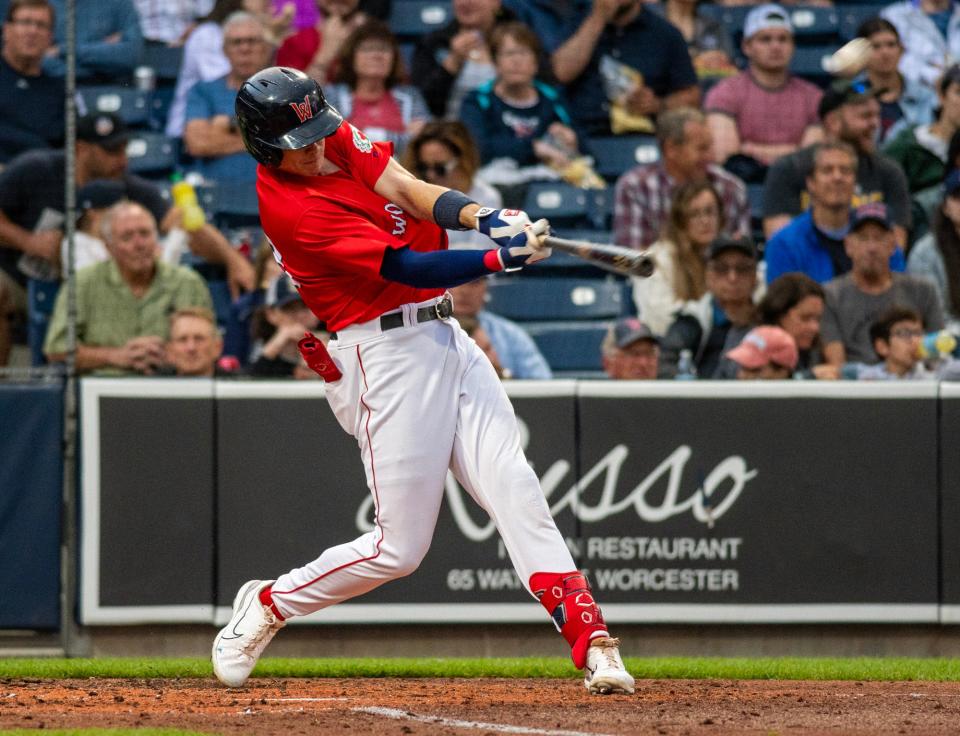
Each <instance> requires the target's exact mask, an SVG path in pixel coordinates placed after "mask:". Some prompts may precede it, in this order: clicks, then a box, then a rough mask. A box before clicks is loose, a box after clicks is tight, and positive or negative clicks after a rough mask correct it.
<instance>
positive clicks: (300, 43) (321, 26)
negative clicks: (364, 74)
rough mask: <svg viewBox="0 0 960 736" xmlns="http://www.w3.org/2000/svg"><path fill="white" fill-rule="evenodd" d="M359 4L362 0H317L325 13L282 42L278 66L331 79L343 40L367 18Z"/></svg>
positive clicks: (334, 73) (319, 79)
mask: <svg viewBox="0 0 960 736" xmlns="http://www.w3.org/2000/svg"><path fill="white" fill-rule="evenodd" d="M359 5H360V0H317V7H319V8H320V10H321V11H323V17H322V18H321V19H320V20H318V21H317V23H316V24H315V25H313V26H310V27H308V28H303V29H301V30H299V31H297V32H296V33H294V34H293V35H292V36H290V37H289V38H287V39H286V40H285V41H284V42H283V45H281V46H280V48H279V49H278V50H277V66H288V67H292V68H294V69H300V70H301V71H304V72H306V73H307V74H309V75H310V76H311V77H313V78H314V79H316V80H317V81H319V82H321V83H323V82H326V81H328V80H332V79H333V78H334V76H335V75H336V71H337V70H336V60H337V57H338V56H339V55H340V51H341V49H342V48H343V44H344V42H345V41H346V40H347V38H348V37H349V36H350V34H351V33H353V32H354V31H355V30H356V29H357V28H359V27H360V26H361V25H362V24H363V23H364V22H365V21H366V20H367V16H366V15H365V14H364V13H362V12H360V10H359Z"/></svg>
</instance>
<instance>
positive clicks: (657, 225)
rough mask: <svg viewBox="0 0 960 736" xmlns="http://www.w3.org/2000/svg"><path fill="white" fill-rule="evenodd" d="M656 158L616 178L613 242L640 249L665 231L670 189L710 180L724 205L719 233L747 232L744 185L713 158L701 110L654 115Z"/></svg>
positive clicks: (743, 233) (711, 140) (711, 138)
mask: <svg viewBox="0 0 960 736" xmlns="http://www.w3.org/2000/svg"><path fill="white" fill-rule="evenodd" d="M657 140H658V141H659V143H660V160H659V161H658V162H657V163H654V164H644V165H641V166H637V167H635V168H633V169H630V171H628V172H626V173H625V174H624V175H623V176H621V177H620V179H619V180H618V181H617V188H616V200H615V203H614V210H613V231H614V233H613V234H614V239H615V242H617V243H619V244H620V245H625V246H628V247H630V248H638V249H644V248H648V247H649V246H650V245H652V244H653V243H654V242H655V241H656V240H657V239H658V238H659V237H660V235H661V233H662V232H663V229H664V227H665V226H666V224H667V221H668V219H669V217H670V206H671V203H672V202H673V195H674V192H675V191H676V190H677V187H679V186H681V185H682V184H691V183H699V182H710V184H712V185H713V188H714V189H715V190H716V192H717V194H718V195H719V196H720V201H721V204H722V208H723V218H722V219H723V222H724V229H723V234H724V235H729V236H739V235H747V234H749V233H750V205H749V203H748V202H747V188H746V187H745V186H744V184H743V182H742V181H740V180H739V179H738V178H737V177H735V176H734V175H733V174H730V173H729V172H727V171H724V170H723V169H722V168H720V167H719V166H717V165H716V164H715V163H712V162H713V137H712V136H711V134H710V129H709V127H707V120H706V117H704V114H703V113H702V112H700V111H699V110H694V109H692V108H689V107H683V108H679V109H676V110H671V111H669V112H666V113H664V114H663V115H661V116H660V118H659V119H658V120H657Z"/></svg>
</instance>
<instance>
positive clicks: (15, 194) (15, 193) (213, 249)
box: [0, 112, 254, 366]
mask: <svg viewBox="0 0 960 736" xmlns="http://www.w3.org/2000/svg"><path fill="white" fill-rule="evenodd" d="M129 137H130V133H129V130H128V129H127V126H126V124H125V123H124V122H123V120H122V119H121V118H120V117H119V116H117V115H115V114H113V113H106V112H97V113H91V114H88V115H84V116H81V117H79V118H78V119H77V143H76V170H75V186H76V187H77V188H80V187H83V186H84V185H86V184H87V183H89V182H91V181H95V180H99V179H106V180H113V181H117V182H119V183H120V184H121V185H122V186H123V188H124V196H125V197H126V199H130V200H132V201H134V202H138V203H140V204H142V205H143V206H144V207H145V208H146V209H147V210H148V211H149V212H150V214H151V215H153V217H154V219H155V220H156V221H157V223H158V224H159V226H160V230H161V233H162V234H165V233H166V232H167V231H168V230H170V228H172V227H173V226H174V225H175V224H176V222H175V219H176V218H175V217H170V218H168V217H167V215H168V213H169V212H170V210H171V205H170V203H169V202H167V201H166V200H165V199H164V198H163V197H162V196H161V193H160V190H159V189H158V188H157V187H156V186H154V185H153V184H152V183H151V182H149V181H147V180H146V179H142V178H141V177H139V176H136V175H134V174H131V173H130V172H129V171H128V170H127V153H126V147H127V141H128V139H129ZM65 177H66V152H65V151H63V150H62V149H61V150H55V149H41V150H34V151H27V152H26V153H23V154H21V155H20V156H17V158H15V159H14V160H13V161H11V162H10V164H9V165H8V166H7V167H6V168H5V169H4V170H3V171H2V172H0V271H3V272H5V275H6V276H7V277H8V278H7V282H8V283H7V287H8V289H9V290H13V291H15V290H19V291H20V292H21V296H20V299H19V301H17V300H16V299H15V300H14V302H13V303H14V304H19V305H20V306H21V311H22V310H25V309H26V303H25V300H24V299H23V297H22V292H23V291H25V287H26V282H27V278H28V276H30V277H34V278H41V279H45V280H48V281H51V280H52V281H56V280H57V279H58V278H59V266H60V257H59V256H60V243H61V240H62V238H63V221H64V217H65V213H66V203H65V201H64V190H65V188H66V181H65ZM174 214H175V213H174ZM188 245H189V247H190V250H191V251H193V253H194V254H195V255H198V256H200V257H201V258H204V259H206V260H207V261H208V262H210V263H217V264H223V265H224V266H225V267H226V270H227V277H228V280H229V281H230V284H231V287H232V288H233V290H234V291H238V290H239V289H241V288H243V289H250V288H252V287H253V280H254V277H253V267H252V265H251V264H250V262H249V260H247V259H246V258H245V257H244V256H243V255H241V254H240V252H239V251H237V250H236V249H234V248H233V247H232V246H231V245H230V243H229V242H228V241H227V240H226V238H224V236H223V234H222V233H220V231H219V230H217V229H216V228H214V227H213V226H212V225H210V224H209V223H207V224H205V225H203V226H202V227H201V228H200V229H198V230H195V231H193V232H191V233H190V234H189V240H188ZM24 255H27V256H30V257H31V258H29V259H26V260H24V259H23V256H24ZM25 262H26V263H30V264H46V265H45V268H44V269H43V271H44V272H43V273H41V272H40V267H39V265H34V266H33V268H34V269H35V270H34V272H25V270H24V263H25ZM3 283H4V280H3V279H2V278H0V291H2V290H3V289H2V285H3ZM14 296H16V295H14ZM4 337H5V336H4V334H3V332H2V330H0V366H2V365H5V364H6V360H7V354H8V352H9V346H10V342H9V337H7V339H6V340H5V339H4Z"/></svg>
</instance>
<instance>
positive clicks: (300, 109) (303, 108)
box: [290, 95, 313, 123]
mask: <svg viewBox="0 0 960 736" xmlns="http://www.w3.org/2000/svg"><path fill="white" fill-rule="evenodd" d="M290 107H292V108H293V111H294V112H295V113H297V117H298V118H300V122H301V123H302V122H303V121H304V120H308V119H310V118H312V117H313V110H311V109H310V98H309V96H308V95H304V96H303V102H291V103H290Z"/></svg>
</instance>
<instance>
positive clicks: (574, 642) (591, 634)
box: [530, 570, 609, 669]
mask: <svg viewBox="0 0 960 736" xmlns="http://www.w3.org/2000/svg"><path fill="white" fill-rule="evenodd" d="M530 590H532V591H533V594H534V595H535V596H537V598H538V599H539V600H540V603H542V604H543V607H544V608H546V609H547V613H549V614H550V617H551V618H552V619H553V624H554V626H556V627H557V630H558V631H559V632H560V633H561V634H563V638H564V639H566V640H567V643H568V644H569V645H570V657H571V658H572V659H573V664H574V665H575V666H576V667H577V668H578V669H583V668H584V666H585V665H586V663H587V647H589V646H590V641H591V640H592V639H595V638H596V637H598V636H609V634H608V633H607V625H606V624H605V623H604V621H603V614H602V613H600V606H598V605H597V602H596V601H595V600H594V599H593V594H592V593H591V592H590V584H589V583H588V582H587V579H586V578H585V577H584V576H583V575H581V574H580V573H579V572H577V571H576V570H574V571H573V572H562V573H560V572H536V573H534V574H533V575H531V576H530Z"/></svg>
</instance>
